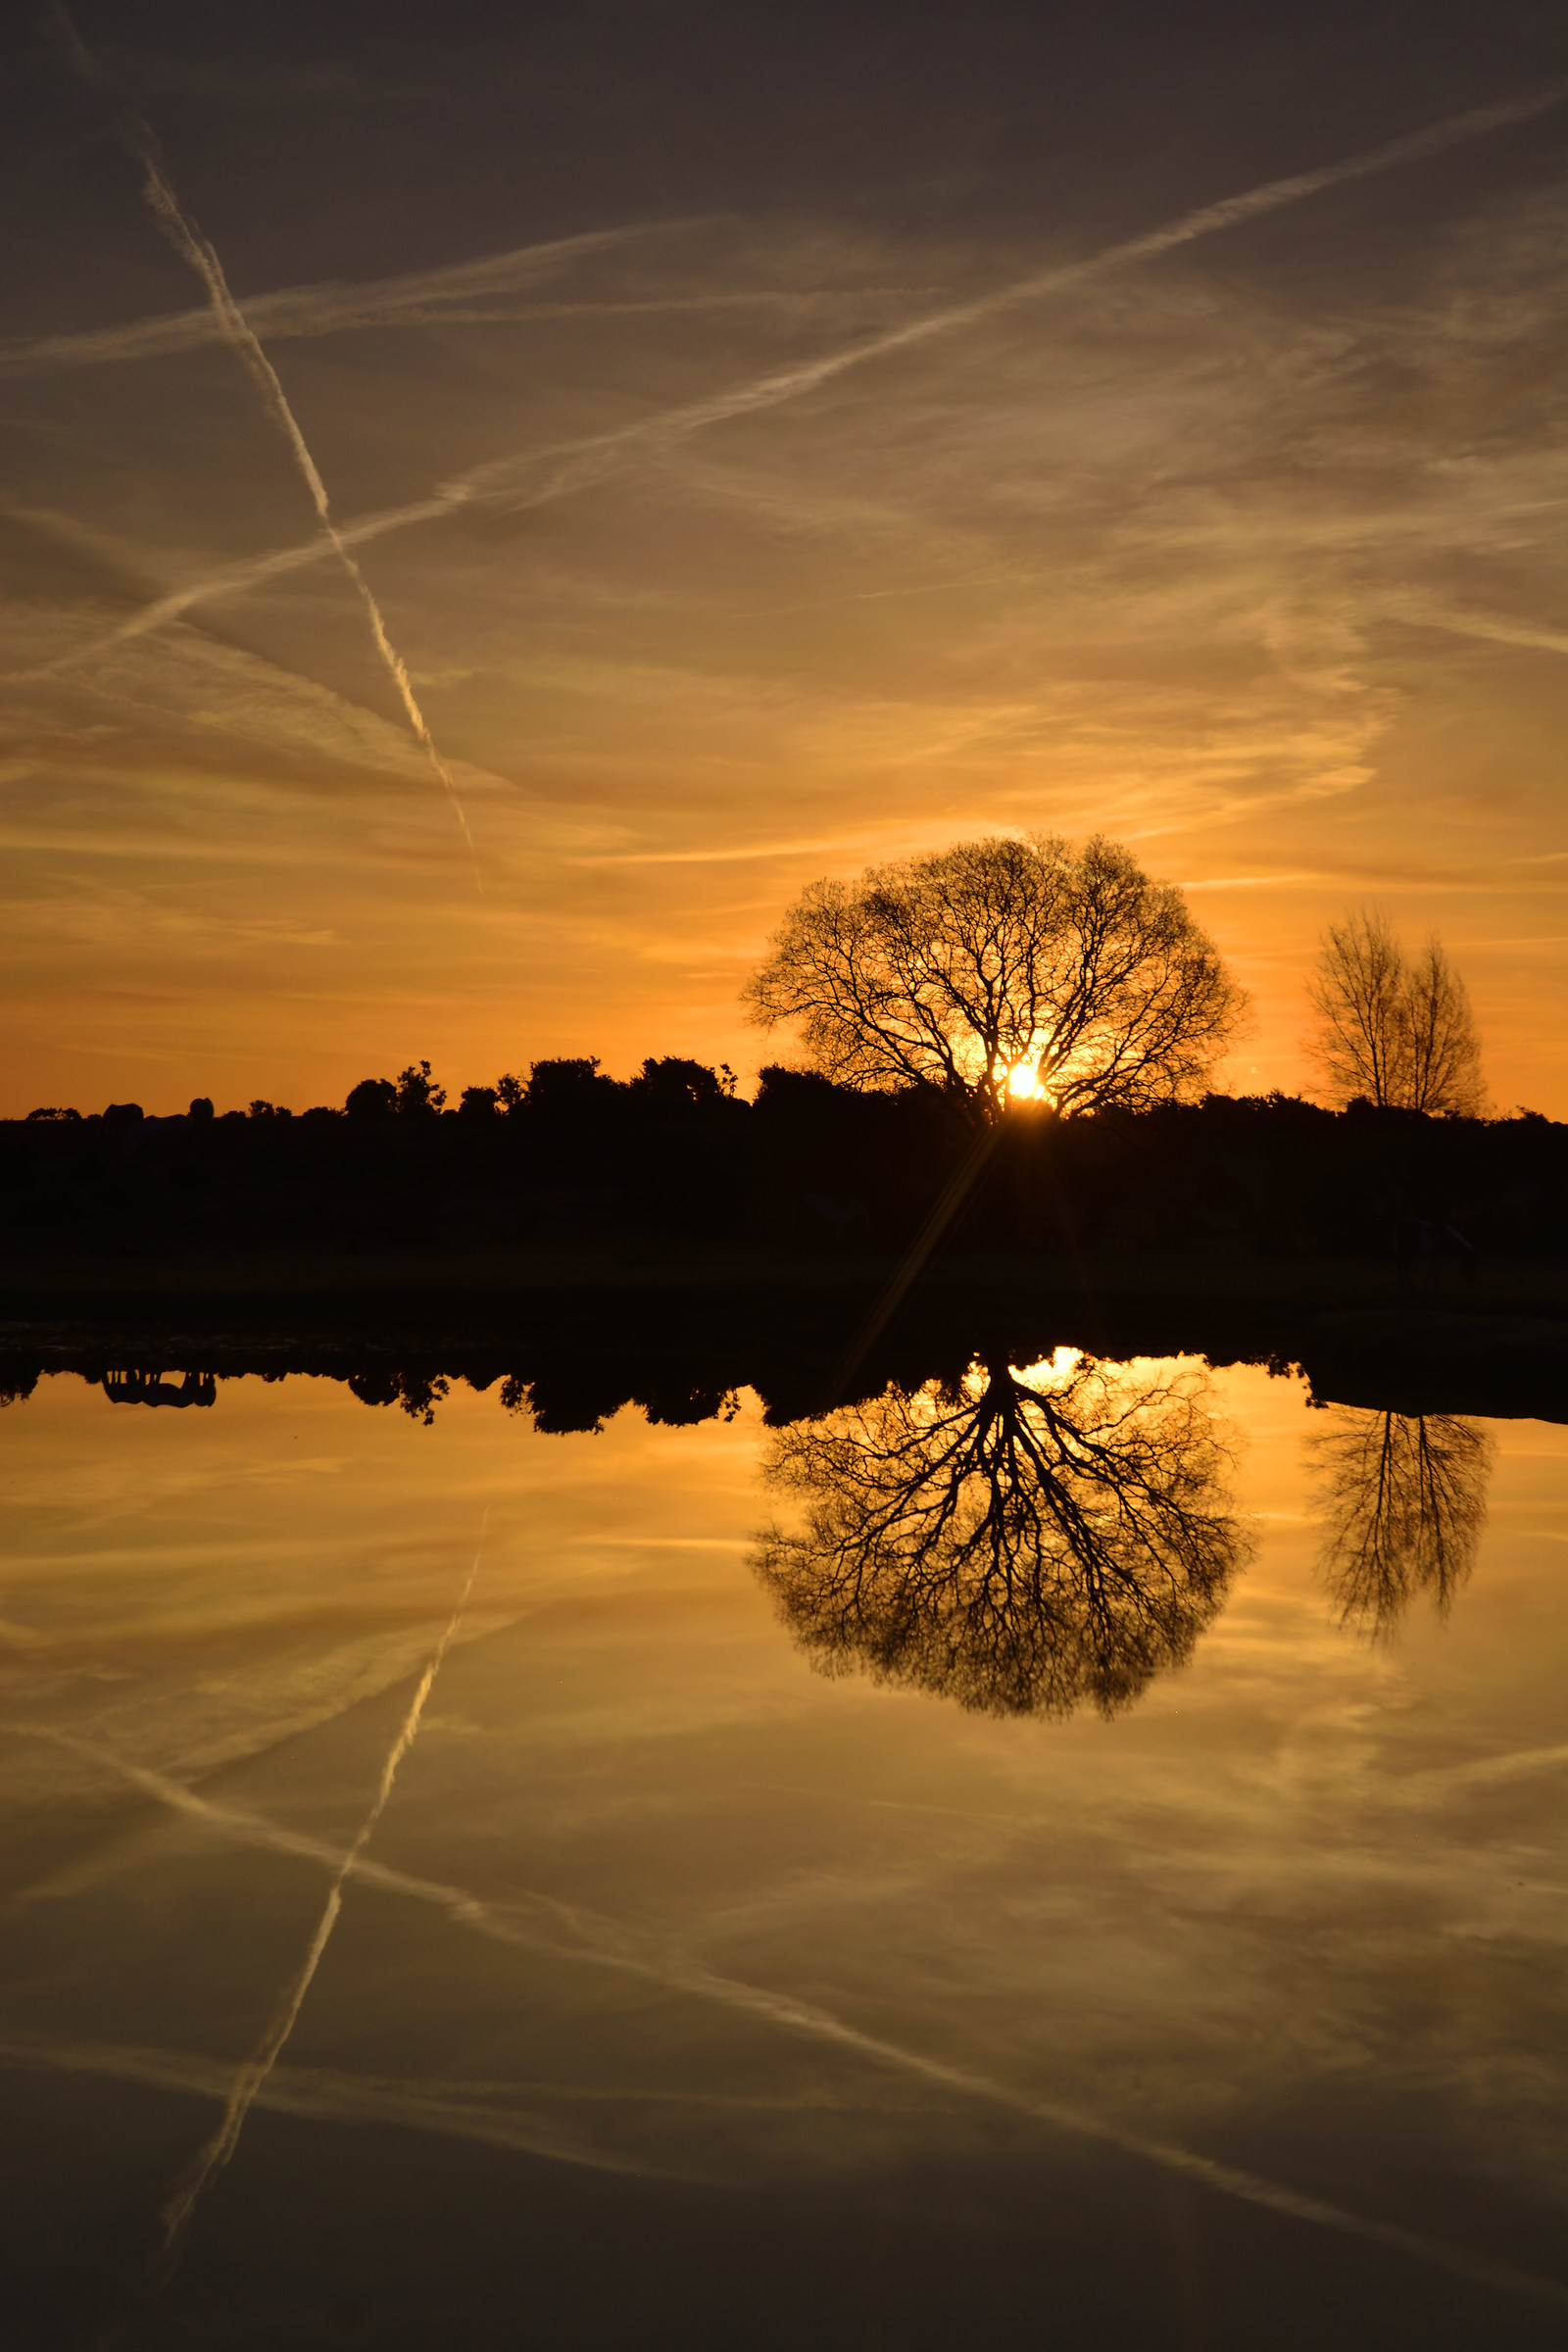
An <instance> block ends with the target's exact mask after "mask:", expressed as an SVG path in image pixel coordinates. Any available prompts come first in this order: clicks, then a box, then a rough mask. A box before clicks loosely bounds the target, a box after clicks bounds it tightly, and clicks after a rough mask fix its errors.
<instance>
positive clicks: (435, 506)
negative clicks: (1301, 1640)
mask: <svg viewBox="0 0 1568 2352" xmlns="http://www.w3.org/2000/svg"><path fill="white" fill-rule="evenodd" d="M1562 97H1563V93H1562V92H1561V91H1556V90H1553V91H1548V92H1547V93H1546V95H1545V96H1544V97H1536V98H1527V99H1520V100H1517V101H1512V102H1509V103H1506V104H1503V105H1498V106H1482V107H1475V108H1472V109H1471V110H1470V111H1469V112H1468V113H1466V114H1462V115H1451V116H1449V117H1448V118H1447V119H1446V121H1445V122H1442V123H1432V124H1431V125H1430V126H1429V127H1428V128H1427V129H1425V130H1418V131H1412V132H1411V133H1410V134H1409V135H1408V136H1407V137H1405V138H1399V139H1393V140H1390V141H1389V142H1388V143H1387V144H1386V145H1385V146H1382V147H1374V148H1369V149H1368V150H1367V151H1366V152H1365V153H1364V154H1362V155H1352V156H1348V157H1347V158H1346V160H1345V161H1344V162H1343V163H1338V164H1325V165H1323V166H1322V167H1321V168H1320V169H1319V170H1317V171H1315V172H1297V173H1295V174H1294V175H1293V176H1292V177H1290V178H1288V179H1273V180H1268V181H1266V182H1265V183H1264V184H1263V185H1262V186H1261V187H1256V188H1250V189H1249V190H1247V192H1246V193H1245V194H1243V195H1240V196H1229V197H1226V198H1224V199H1223V200H1222V201H1221V202H1220V203H1218V204H1208V205H1202V206H1201V207H1200V208H1199V209H1198V210H1197V211H1196V212H1191V213H1184V214H1182V215H1181V217H1180V218H1179V219H1178V220H1175V221H1167V222H1166V223H1165V224H1164V226H1163V227H1160V228H1154V229H1150V230H1149V231H1148V232H1147V233H1146V234H1145V235H1143V236H1140V237H1128V238H1124V239H1123V240H1122V241H1121V242H1120V243H1118V244H1115V245H1106V246H1103V247H1102V249H1101V250H1100V252H1098V253H1093V254H1089V255H1087V256H1086V257H1085V258H1084V259H1083V260H1082V261H1078V262H1064V263H1062V264H1060V265H1059V266H1057V267H1056V268H1054V269H1052V270H1041V271H1037V272H1036V273H1035V274H1034V275H1032V276H1029V277H1024V278H1016V279H1014V280H1013V282H1012V283H1011V284H1010V285H1007V286H1003V287H1001V288H1000V289H999V290H998V291H997V292H996V293H993V294H982V295H978V296H977V297H976V298H975V299H974V300H973V301H972V302H966V303H959V304H956V305H955V306H953V307H952V308H950V309H947V310H942V311H932V312H929V313H927V315H926V316H925V317H924V318H922V319H912V320H911V321H910V322H909V323H908V324H907V326H900V327H893V328H890V329H889V330H888V331H887V332H885V333H883V334H880V335H875V336H872V337H871V338H870V339H869V340H868V341H866V342H863V343H856V344H851V345H849V346H848V347H847V348H845V349H843V350H840V351H835V352H829V353H827V354H826V355H825V356H824V357H823V358H821V359H819V360H809V361H805V362H803V363H802V364H800V365H799V366H797V367H794V368H780V369H777V370H775V371H774V372H773V373H771V374H769V375H764V376H759V377H755V378H753V380H752V381H751V382H749V383H744V384H736V385H732V386H731V387H730V388H729V389H728V390H727V391H723V392H714V393H711V394H709V395H707V396H706V397H705V398H703V399H701V400H696V401H689V402H686V403H683V404H682V405H681V406H680V407H679V408H675V409H669V410H665V411H664V412H662V414H661V415H660V416H657V417H648V418H646V419H645V420H644V421H643V422H641V423H638V424H629V425H623V426H620V427H619V428H618V429H616V430H614V431H612V432H608V433H601V434H597V435H595V436H593V437H591V438H588V439H585V440H582V441H576V442H565V443H562V444H558V445H556V446H553V447H550V448H547V449H542V450H537V451H533V452H527V453H522V454H520V455H516V456H513V457H510V458H500V459H495V460H492V461H490V462H489V463H488V464H486V465H484V466H475V467H474V469H473V470H472V471H471V472H469V473H466V474H459V475H457V476H455V477H454V479H453V480H452V481H450V482H444V483H442V484H440V485H439V486H438V487H437V488H436V489H435V490H434V491H432V492H431V493H430V494H429V496H427V497H425V498H420V499H415V500H413V501H411V502H410V503H409V504H408V505H406V506H401V507H389V508H385V509H383V510H382V511H381V512H380V513H379V514H375V515H365V516H363V517H361V519H360V520H359V521H358V522H355V523H350V524H347V525H345V526H344V527H343V529H342V531H341V534H340V535H339V536H340V541H341V544H342V546H344V547H348V546H358V545H361V544H363V543H364V542H365V541H367V540H370V539H378V538H380V537H382V536H383V535H384V534H385V533H386V532H388V531H397V530H404V529H407V528H409V527H411V526H412V525H414V524H417V523H421V522H431V521H434V520H436V519H437V518H438V517H439V516H441V515H449V514H451V513H453V512H454V511H455V510H456V509H458V508H461V507H467V506H472V505H476V504H478V505H502V506H507V507H509V508H511V509H513V510H514V511H516V510H520V509H523V508H527V507H536V506H542V505H545V504H546V503H547V502H548V501H550V500H553V499H557V498H562V497H565V496H567V495H569V493H571V492H572V491H575V490H581V489H587V488H590V487H592V485H593V484H594V483H596V482H600V481H603V480H604V479H605V478H606V476H607V475H609V474H610V473H612V472H613V471H614V469H615V468H616V466H618V465H619V464H620V463H621V461H622V460H623V458H624V457H625V456H626V455H627V454H628V453H635V452H636V451H638V450H658V449H659V448H661V447H666V448H673V447H675V446H676V445H678V443H680V442H681V441H683V440H686V439H688V438H689V437H690V436H691V435H692V434H694V433H698V432H702V431H704V430H706V428H707V427H708V426H710V425H713V424H721V423H723V422H725V421H726V420H727V419H728V418H730V417H744V416H750V415H752V414H754V413H755V412H757V411H760V410H764V409H771V408H776V407H778V406H779V405H780V404H781V403H782V402H784V401H788V400H794V399H796V398H798V397H799V396H800V395H801V394H802V393H806V392H812V391H815V390H816V388H817V387H818V385H820V384H824V383H827V382H828V381H830V380H831V379H832V378H833V377H834V376H837V375H842V374H844V373H845V372H846V371H847V370H848V369H850V368H858V367H860V366H861V365H863V364H864V363H865V362H866V361H868V360H876V359H881V358H882V357H884V356H885V355H886V354H889V353H893V352H897V351H903V350H907V349H909V348H911V347H913V346H915V345H918V344H920V343H924V342H927V341H929V340H931V339H932V338H933V337H935V336H937V335H943V334H947V333H950V332H951V331H952V330H953V329H954V328H956V327H962V326H968V325H972V324H973V323H974V322H975V321H976V320H978V319H985V318H988V317H991V316H992V315H994V314H995V313H997V312H1000V311H1004V310H1007V309H1010V308H1012V307H1013V306H1014V305H1016V304H1019V303H1025V302H1031V301H1035V300H1037V299H1039V298H1040V297H1041V296H1042V295H1047V294H1053V293H1056V292H1064V291H1066V290H1068V289H1070V288H1071V287H1073V286H1077V285H1081V284H1085V283H1087V282H1088V281H1089V280H1090V279H1092V278H1095V277H1098V276H1100V275H1101V274H1102V273H1103V271H1105V270H1114V269H1119V268H1121V267H1123V266H1124V265H1125V264H1128V263H1136V262H1144V261H1152V260H1154V259H1155V258H1156V257H1157V256H1158V255H1160V254H1162V253H1169V252H1172V251H1174V250H1175V248H1176V247H1178V246H1181V245H1190V244H1192V243H1193V242H1194V241H1195V240H1196V239H1198V238H1200V237H1206V236H1212V235H1214V234H1216V233H1217V232H1218V231H1220V230H1222V229H1227V228H1235V227H1239V226H1241V225H1242V224H1243V223H1244V222H1246V221H1255V220H1258V219H1260V218H1262V216H1263V215H1265V214H1267V213H1273V212H1278V211H1279V210H1280V209H1281V208H1282V207H1283V206H1285V205H1291V204H1299V203H1300V202H1301V201H1302V200H1303V199H1304V198H1306V197H1309V196H1316V195H1319V194H1321V192H1322V191H1323V190H1324V189H1326V188H1332V187H1338V186H1340V185H1341V184H1342V183H1343V182H1346V181H1348V180H1355V179H1366V178H1370V177H1372V176H1373V175H1375V174H1376V173H1378V172H1392V171H1394V170H1396V169H1397V167H1398V166H1399V165H1401V164H1407V163H1415V162H1417V161H1419V160H1420V159H1421V158H1423V157H1425V156H1432V155H1441V154H1443V153H1445V152H1446V150H1447V149H1448V148H1450V147H1457V146H1461V145H1463V144H1464V143H1465V142H1466V141H1468V140H1471V139H1479V138H1484V137H1485V136H1486V135H1487V134H1488V133H1489V132H1491V131H1494V130H1498V129H1502V128H1503V127H1505V126H1506V125H1507V124H1508V123H1523V122H1526V121H1528V120H1529V119H1530V118H1531V117H1532V116H1534V115H1539V114H1543V113H1544V112H1545V111H1546V109H1547V108H1549V107H1553V106H1557V105H1560V104H1561V103H1562ZM530 472H535V473H542V477H543V478H542V479H536V480H535V481H534V482H533V483H532V486H531V487H530V486H528V485H527V478H526V477H527V475H528V474H529V473H530ZM321 552H322V551H321V547H320V543H319V541H310V542H308V543H306V544H305V545H303V546H297V547H290V548H279V549H277V550H275V551H274V552H273V553H272V554H271V555H269V556H261V557H258V558H256V559H255V560H254V561H253V562H252V563H249V564H230V565H228V566H226V567H225V568H224V569H223V570H221V571H219V572H214V573H211V574H210V575H209V576H208V578H207V579H205V580H199V581H197V582H196V583H195V584H194V586H192V587H190V588H185V589H181V590H179V591H177V592H176V593H175V594H173V595H172V596H164V597H159V598H158V599H157V600H156V601H155V602H154V603H152V604H150V605H147V606H145V607H144V608H143V610H142V611H141V612H140V613H136V614H134V615H133V616H132V617H131V619H129V620H128V621H125V622H123V623H122V625H121V626H120V627H119V628H117V629H114V630H111V631H110V632H109V634H108V635H107V637H105V638H103V639H100V640H98V641H97V642H96V643H95V644H94V645H93V646H91V647H89V648H87V649H85V651H84V653H83V654H81V655H77V656H73V660H78V661H79V660H83V659H86V658H88V656H90V655H92V654H96V653H97V652H99V651H101V650H102V648H103V647H104V646H105V645H112V644H115V643H116V642H118V641H119V640H120V639H122V638H125V637H134V636H141V635H142V634H144V632H145V631H147V630H148V629H155V628H160V627H162V626H163V624H164V623H165V622H166V621H170V620H173V619H176V618H177V617H178V616H179V614H180V613H185V612H188V611H189V609H190V608H191V606H192V605H197V604H202V603H204V602H206V601H207V599H208V598H210V597H215V596H231V595H234V594H236V593H238V592H239V591H241V590H243V589H246V588H249V587H253V586H256V585H259V584H260V583H261V582H262V581H264V580H268V579H275V578H277V577H278V576H279V575H280V574H282V573H284V572H289V571H295V570H298V569H300V568H302V567H303V566H305V565H307V564H314V563H317V562H319V559H320V556H321Z"/></svg>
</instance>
